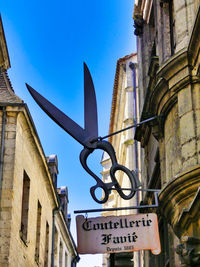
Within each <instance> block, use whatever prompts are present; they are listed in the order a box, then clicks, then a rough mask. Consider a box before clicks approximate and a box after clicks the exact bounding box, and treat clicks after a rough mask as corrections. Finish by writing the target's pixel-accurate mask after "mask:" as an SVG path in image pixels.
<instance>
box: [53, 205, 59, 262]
mask: <svg viewBox="0 0 200 267" xmlns="http://www.w3.org/2000/svg"><path fill="white" fill-rule="evenodd" d="M59 210H60V209H59V208H55V209H53V212H52V243H51V244H52V246H51V267H54V250H55V215H56V214H57V213H58V212H59Z"/></svg>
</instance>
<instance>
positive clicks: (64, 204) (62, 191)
mask: <svg viewBox="0 0 200 267" xmlns="http://www.w3.org/2000/svg"><path fill="white" fill-rule="evenodd" d="M57 193H58V196H59V199H60V206H61V209H62V211H63V214H64V217H65V220H66V222H67V224H68V226H70V221H71V215H70V214H68V203H69V200H68V189H67V187H66V186H61V187H60V188H57Z"/></svg>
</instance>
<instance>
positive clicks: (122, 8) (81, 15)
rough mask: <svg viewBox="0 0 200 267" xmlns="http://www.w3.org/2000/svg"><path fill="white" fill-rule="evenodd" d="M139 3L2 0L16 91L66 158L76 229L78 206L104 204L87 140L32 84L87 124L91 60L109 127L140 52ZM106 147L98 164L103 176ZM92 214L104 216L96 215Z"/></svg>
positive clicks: (63, 171)
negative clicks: (125, 67)
mask: <svg viewBox="0 0 200 267" xmlns="http://www.w3.org/2000/svg"><path fill="white" fill-rule="evenodd" d="M133 5H134V1H131V0H85V1H83V0H76V1H72V0H71V1H69V0H65V1H64V0H59V1H38V0H34V1H32V0H30V1H20V0H19V1H12V0H10V1H2V2H1V10H0V11H1V15H2V20H3V24H4V31H5V35H6V39H7V45H8V50H9V55H10V61H11V69H10V70H9V72H8V74H9V76H10V79H11V82H12V85H13V88H14V90H15V93H16V94H17V95H18V96H19V97H21V98H22V99H23V100H24V102H25V103H27V104H28V107H29V109H30V112H31V114H32V117H33V120H34V122H35V125H36V128H37V131H38V134H39V137H40V140H41V143H42V145H43V148H44V151H45V154H46V155H47V156H48V155H50V154H57V156H58V167H59V176H58V186H61V185H67V187H68V190H69V211H70V212H71V214H72V219H73V220H72V233H73V236H74V239H75V240H76V236H75V220H74V215H73V211H74V210H80V209H91V208H97V207H98V208H101V206H100V205H99V204H96V203H95V202H94V200H93V199H92V198H91V196H90V193H89V189H90V187H91V186H93V185H94V184H95V182H94V180H93V178H92V177H90V176H89V175H88V174H87V173H86V172H85V171H84V170H83V169H82V167H81V165H80V162H79V153H80V151H81V149H82V146H81V145H80V144H79V143H77V142H76V141H75V140H74V139H73V138H72V137H71V136H69V135H68V134H67V133H66V132H64V131H63V130H62V129H61V128H60V127H59V126H57V125H56V124H55V123H54V122H53V121H52V120H51V119H50V118H49V117H48V116H47V115H46V114H45V113H44V112H43V111H41V110H40V108H39V107H38V106H37V104H36V103H35V102H34V100H33V99H32V97H31V96H30V95H29V93H28V91H27V89H26V87H25V82H27V83H28V84H30V85H31V86H32V87H33V88H35V89H36V90H38V91H39V92H40V93H41V94H42V95H43V96H45V97H46V98H47V99H49V100H50V101H51V102H52V103H54V104H55V105H57V106H58V107H59V108H60V109H61V110H62V111H64V112H65V113H66V114H67V115H68V116H70V117H71V118H72V119H73V120H75V121H76V122H77V123H78V124H80V125H81V126H83V124H84V118H83V105H84V103H83V62H84V61H85V62H86V63H87V65H88V67H89V69H90V72H91V74H92V77H93V81H94V85H95V90H96V96H97V108H98V121H99V135H100V136H104V135H106V134H107V133H108V127H109V119H110V110H111V101H112V90H113V84H114V75H115V68H116V62H117V59H118V58H120V57H123V56H125V55H128V54H130V53H132V52H135V51H136V45H135V37H134V34H133V31H134V29H133V20H132V12H133ZM100 158H101V154H100V153H95V155H93V156H92V158H91V160H90V166H91V168H93V170H94V171H95V172H96V173H97V174H98V175H99V172H100V171H101V167H100V164H99V161H100ZM89 216H97V214H92V215H89ZM99 258H100V257H99V256H98V257H97V256H93V257H92V258H91V257H89V256H81V259H82V260H81V262H80V264H79V265H78V266H80V267H81V266H87V267H94V266H100V263H99V262H100V261H99Z"/></svg>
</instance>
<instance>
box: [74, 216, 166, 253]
mask: <svg viewBox="0 0 200 267" xmlns="http://www.w3.org/2000/svg"><path fill="white" fill-rule="evenodd" d="M76 227H77V239H78V240H77V244H78V246H77V249H78V253H79V254H96V253H119V252H129V251H138V250H151V252H152V253H153V254H155V255H157V254H159V253H160V252H161V248H160V238H159V230H158V220H157V215H156V214H154V213H148V214H133V215H127V216H124V215H123V216H108V217H96V218H85V217H84V216H83V215H78V216H77V217H76Z"/></svg>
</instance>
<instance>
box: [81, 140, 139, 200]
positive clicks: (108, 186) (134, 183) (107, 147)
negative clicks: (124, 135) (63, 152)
mask: <svg viewBox="0 0 200 267" xmlns="http://www.w3.org/2000/svg"><path fill="white" fill-rule="evenodd" d="M95 149H102V150H104V151H106V152H107V153H108V155H109V156H110V159H111V162H112V166H111V168H110V177H111V181H112V182H111V183H104V182H103V181H102V180H101V179H100V178H99V177H98V176H97V175H96V174H95V173H93V172H92V171H91V170H90V169H89V167H88V165H87V158H88V156H89V155H90V154H91V153H92V152H93V151H94V149H93V148H88V147H87V148H86V147H85V148H84V149H83V150H82V151H81V153H80V162H81V164H82V166H83V168H84V169H85V170H86V171H87V172H88V173H89V174H90V175H91V176H92V177H93V178H94V179H95V180H96V182H97V183H96V185H94V186H92V187H91V188H90V194H91V196H92V198H93V199H94V200H95V201H96V202H97V203H99V204H103V203H105V202H106V201H107V200H108V198H109V194H110V192H111V190H112V188H113V186H114V187H115V189H116V190H117V192H118V193H119V195H120V196H121V197H122V198H123V199H125V200H128V199H131V198H132V197H133V196H134V195H135V193H136V191H135V189H136V188H138V187H139V186H140V183H139V181H138V180H137V177H136V175H135V172H134V171H130V170H129V169H128V168H126V167H125V166H123V165H120V164H118V163H117V158H116V155H115V151H114V148H113V146H112V145H111V143H109V142H107V141H97V142H96V148H95ZM117 171H123V172H124V173H125V174H126V175H127V177H128V178H129V181H130V185H131V187H130V193H129V194H124V192H123V190H122V189H121V187H120V185H119V183H118V181H117V179H116V176H115V174H116V172H117ZM97 188H101V189H102V190H103V192H104V195H103V197H102V198H101V199H100V200H99V199H98V198H97V197H96V195H95V190H96V189H97Z"/></svg>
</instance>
